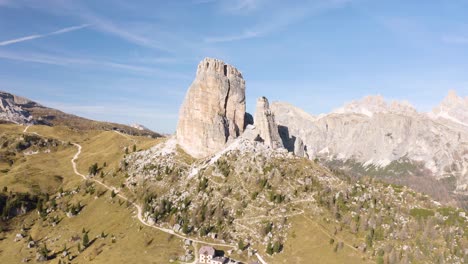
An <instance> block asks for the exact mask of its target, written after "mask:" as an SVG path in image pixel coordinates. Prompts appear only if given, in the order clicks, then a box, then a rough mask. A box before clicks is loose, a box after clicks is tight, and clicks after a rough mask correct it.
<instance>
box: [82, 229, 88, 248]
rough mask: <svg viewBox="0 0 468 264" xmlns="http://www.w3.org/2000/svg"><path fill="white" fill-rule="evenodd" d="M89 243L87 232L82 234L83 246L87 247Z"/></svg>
mask: <svg viewBox="0 0 468 264" xmlns="http://www.w3.org/2000/svg"><path fill="white" fill-rule="evenodd" d="M88 245H89V237H88V233H87V232H86V233H84V235H83V247H84V248H87V247H88Z"/></svg>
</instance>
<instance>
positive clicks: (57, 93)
mask: <svg viewBox="0 0 468 264" xmlns="http://www.w3.org/2000/svg"><path fill="white" fill-rule="evenodd" d="M467 12H468V0H450V1H442V0H440V1H435V0H414V1H407V0H404V1H401V0H391V1H384V0H310V1H306V0H294V1H282V0H281V1H280V0H278V1H275V0H271V1H268V0H179V1H176V0H173V1H156V0H139V1H126V0H99V1H95V0H41V1H37V0H0V90H3V91H7V92H11V93H14V94H17V95H21V96H25V97H28V98H30V99H33V100H35V101H38V102H40V103H42V104H43V105H46V106H49V107H54V108H57V109H60V110H63V111H65V112H69V113H73V114H77V115H80V116H83V117H87V118H91V119H96V120H103V121H112V122H118V123H124V124H132V123H139V124H143V125H145V126H147V127H149V128H150V129H153V130H155V131H158V132H163V133H172V132H174V131H175V128H176V125H177V116H178V111H179V107H180V104H181V103H182V101H183V99H184V96H185V92H186V90H187V89H188V87H189V86H190V84H191V82H192V80H193V79H194V77H195V73H196V68H197V64H198V63H199V62H200V61H201V60H202V59H203V58H204V57H214V58H218V59H221V60H223V61H225V62H226V63H229V64H231V65H234V66H235V67H236V68H238V69H239V70H240V71H241V72H242V73H243V76H244V78H245V80H246V87H247V88H246V89H247V90H246V95H247V110H248V111H249V112H251V113H253V112H254V109H255V102H256V99H257V98H258V97H260V96H266V97H267V98H268V99H269V100H270V101H285V102H289V103H291V104H293V105H296V106H298V107H300V108H302V109H304V110H305V111H307V112H309V113H311V114H314V115H318V114H320V113H327V112H330V111H332V110H333V109H336V108H339V107H340V106H342V105H344V104H345V103H347V102H350V101H352V100H354V99H359V98H362V97H364V96H366V95H382V96H384V97H385V98H386V99H388V100H408V101H409V102H411V103H412V104H413V105H414V106H415V107H416V108H417V109H418V110H420V111H430V110H431V109H432V108H433V107H435V106H436V105H437V104H438V103H439V102H440V101H441V100H442V99H443V98H444V97H445V96H446V95H447V93H448V90H451V89H454V90H456V91H457V92H458V94H459V95H461V96H468V15H467V14H468V13H467Z"/></svg>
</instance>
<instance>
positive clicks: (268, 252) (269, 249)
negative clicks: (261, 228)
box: [266, 242, 273, 255]
mask: <svg viewBox="0 0 468 264" xmlns="http://www.w3.org/2000/svg"><path fill="white" fill-rule="evenodd" d="M266 253H267V254H268V255H273V246H272V245H271V242H268V245H267V247H266Z"/></svg>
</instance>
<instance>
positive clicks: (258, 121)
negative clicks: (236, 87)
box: [254, 97, 283, 149]
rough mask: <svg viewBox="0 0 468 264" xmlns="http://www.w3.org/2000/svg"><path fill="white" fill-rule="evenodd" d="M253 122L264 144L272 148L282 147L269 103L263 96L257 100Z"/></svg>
mask: <svg viewBox="0 0 468 264" xmlns="http://www.w3.org/2000/svg"><path fill="white" fill-rule="evenodd" d="M254 124H255V127H256V128H257V131H258V133H259V136H260V138H261V139H262V140H263V142H264V144H265V145H267V146H270V147H271V148H273V149H276V148H282V147H283V142H282V141H281V137H280V135H279V132H278V125H277V124H276V122H275V116H274V115H273V113H272V112H271V111H270V104H269V103H268V99H266V98H265V97H260V98H258V100H257V110H256V112H255V119H254Z"/></svg>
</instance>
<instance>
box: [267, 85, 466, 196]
mask: <svg viewBox="0 0 468 264" xmlns="http://www.w3.org/2000/svg"><path fill="white" fill-rule="evenodd" d="M450 97H451V98H450ZM450 102H452V103H450ZM464 102H465V101H464V99H462V98H459V97H458V98H456V97H455V96H454V95H453V93H452V95H451V96H449V98H448V99H446V100H445V103H443V104H442V105H441V106H440V107H439V108H438V109H436V110H437V112H436V113H443V114H442V115H438V116H437V118H433V116H434V115H433V116H432V117H431V116H430V115H428V114H425V113H418V112H417V111H416V110H415V109H414V108H413V107H412V106H411V105H409V103H399V102H393V103H391V104H387V103H386V102H385V101H384V100H383V98H381V97H367V98H365V99H363V100H360V101H354V102H352V103H351V104H348V105H346V106H344V107H342V108H340V109H338V110H336V111H334V112H332V113H331V114H327V115H321V116H319V117H314V116H312V115H307V114H306V113H305V112H304V111H302V110H300V109H298V108H296V107H293V106H291V105H288V104H285V103H273V104H272V106H271V109H272V111H273V113H274V114H275V118H276V122H277V123H278V125H279V126H280V131H281V132H282V133H281V135H282V137H283V139H285V138H288V139H289V140H290V141H291V140H293V141H291V142H292V143H294V146H295V145H296V144H295V143H296V142H297V141H298V140H297V139H302V140H303V143H304V145H305V147H306V149H307V152H308V154H309V156H310V157H311V158H315V157H319V158H322V159H323V160H327V161H340V162H343V164H344V163H346V162H347V163H346V164H344V165H343V168H345V167H346V168H351V167H352V169H353V170H354V169H356V170H357V168H358V167H357V165H358V164H360V166H362V167H363V170H362V172H363V173H364V174H370V169H371V170H375V171H376V174H378V175H379V176H389V177H393V176H399V177H403V178H405V177H406V178H408V177H410V176H414V177H416V176H429V178H432V179H444V178H450V179H451V180H453V181H456V187H455V188H456V191H457V192H458V193H468V187H467V186H468V129H466V126H463V125H462V123H463V121H462V120H463V117H464V116H465V115H466V114H467V113H468V109H467V108H464ZM450 106H451V107H450ZM451 120H452V121H451ZM297 143H298V144H299V142H297ZM299 145H300V144H299ZM292 146H293V145H292V144H291V143H290V145H289V146H288V149H289V150H290V151H292ZM350 162H353V163H355V165H352V166H351V165H349V164H352V163H350ZM335 164H338V163H336V162H335ZM359 170H361V169H359ZM430 176H432V177H430ZM419 178H420V179H422V178H424V177H419ZM447 181H448V180H447ZM418 182H420V183H421V181H420V180H419V181H418ZM420 185H421V184H420ZM451 188H452V187H451ZM452 190H454V189H452Z"/></svg>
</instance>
